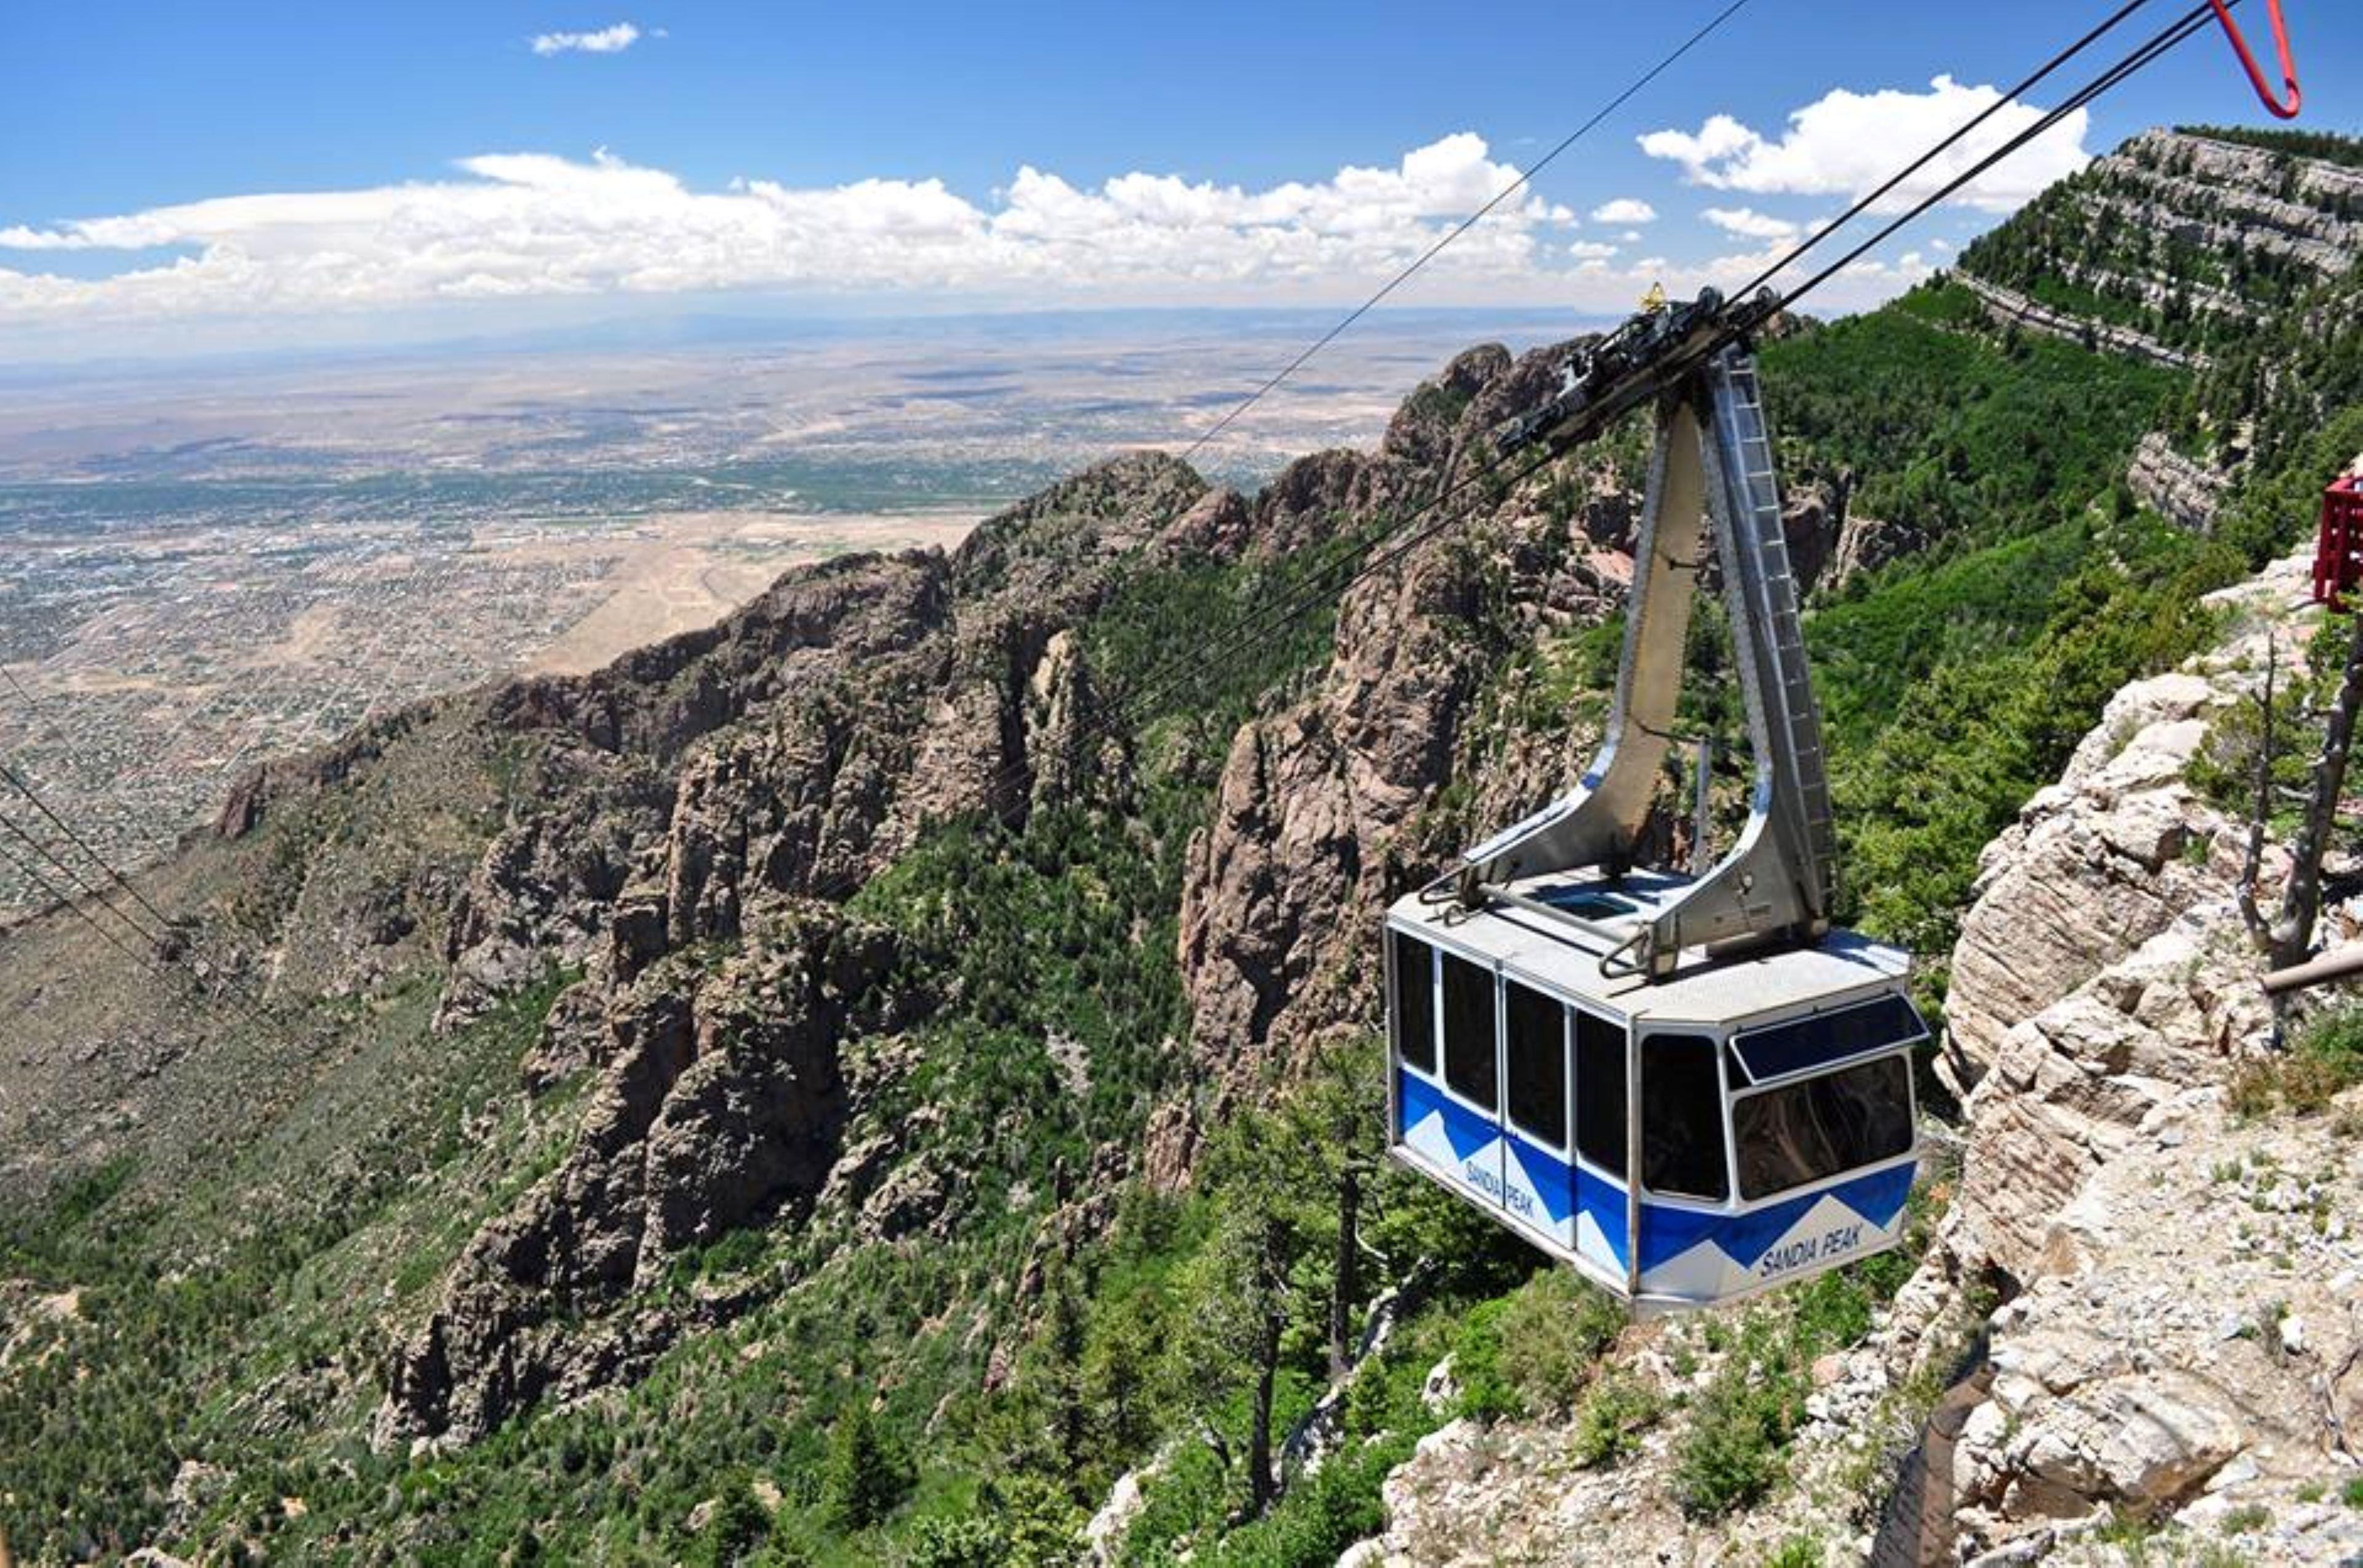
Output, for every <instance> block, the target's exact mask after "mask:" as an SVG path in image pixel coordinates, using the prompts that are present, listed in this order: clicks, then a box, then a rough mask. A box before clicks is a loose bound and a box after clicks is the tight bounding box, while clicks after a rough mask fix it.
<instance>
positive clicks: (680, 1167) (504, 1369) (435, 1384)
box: [377, 910, 898, 1442]
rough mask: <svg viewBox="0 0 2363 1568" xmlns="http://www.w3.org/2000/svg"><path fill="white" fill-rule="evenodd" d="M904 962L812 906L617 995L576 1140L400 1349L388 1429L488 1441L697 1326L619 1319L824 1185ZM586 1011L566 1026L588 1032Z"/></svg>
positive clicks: (468, 1260)
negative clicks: (720, 952) (662, 1285)
mask: <svg viewBox="0 0 2363 1568" xmlns="http://www.w3.org/2000/svg"><path fill="white" fill-rule="evenodd" d="M889 967H890V963H889V955H888V954H887V953H886V952H885V951H882V948H881V946H880V942H879V939H878V938H877V937H876V936H875V935H874V934H872V933H869V932H866V931H864V930H862V929H860V928H857V927H851V926H849V925H847V924H845V923H844V922H843V920H842V918H841V917H838V916H836V915H835V914H834V913H830V912H823V911H819V910H810V911H801V912H798V913H796V914H794V915H793V916H786V917H777V918H774V919H772V920H770V921H767V922H765V923H763V924H761V925H759V926H757V927H756V928H754V929H751V930H749V932H748V933H747V939H746V940H745V941H744V942H743V943H742V944H741V946H740V948H739V950H738V951H737V952H735V953H734V954H732V955H731V956H730V957H728V958H727V959H724V960H723V961H721V962H719V963H718V964H716V965H715V966H714V967H712V968H711V969H701V968H698V967H695V966H693V965H690V964H687V963H685V962H680V961H672V962H665V963H661V964H659V965H658V966H656V967H655V968H652V969H651V970H649V972H648V973H645V974H643V975H642V976H641V977H640V978H639V979H638V980H637V981H636V982H634V983H633V984H630V985H629V986H627V987H625V988H623V989H622V990H621V991H619V992H618V993H617V994H616V995H613V996H611V997H610V998H609V999H608V1000H607V1002H606V1005H605V1010H604V1017H603V1018H602V1020H601V1021H602V1038H601V1039H599V1040H598V1042H597V1043H596V1045H595V1046H594V1048H593V1049H594V1052H595V1060H596V1071H597V1073H598V1077H597V1080H596V1083H595V1084H594V1087H593V1089H592V1090H591V1091H590V1094H591V1099H590V1103H589V1106H588V1109H587V1110H586V1111H585V1113H584V1115H583V1118H582V1124H581V1126H580V1128H579V1129H578V1131H577V1133H576V1135H575V1138H574V1141H573V1147H572V1150H571V1152H570V1153H569V1154H568V1156H567V1157H566V1159H565V1160H564V1161H563V1162H561V1163H560V1166H559V1167H558V1169H557V1170H555V1171H553V1172H552V1173H550V1174H549V1175H548V1176H546V1177H544V1178H543V1179H542V1180H541V1181H540V1182H538V1183H537V1184H535V1185H534V1186H533V1187H532V1188H531V1189H530V1190H528V1191H527V1193H526V1194H525V1195H524V1196H523V1197H522V1198H521V1199H519V1200H518V1202H517V1203H516V1205H515V1206H514V1207H511V1208H510V1209H509V1210H508V1211H507V1212H505V1213H504V1214H501V1215H499V1216H497V1217H496V1218H494V1219H493V1220H492V1221H491V1222H489V1223H488V1224H486V1225H485V1226H484V1228H483V1229H482V1230H480V1231H478V1232H477V1234H476V1236H475V1238H474V1239H473V1240H471V1241H470V1242H469V1243H468V1246H467V1248H466V1250H465V1251H463V1252H462V1253H461V1255H460V1261H459V1262H458V1263H457V1264H456V1265H455V1266H454V1268H453V1269H452V1272H451V1275H450V1277H449V1280H448V1281H447V1282H446V1284H445V1285H444V1288H443V1291H442V1293H441V1300H440V1303H439V1305H438V1307H436V1309H435V1310H434V1312H433V1314H432V1316H431V1317H430V1318H428V1320H427V1323H426V1324H425V1326H424V1327H423V1328H422V1329H419V1330H418V1332H416V1334H415V1335H413V1336H412V1337H411V1338H410V1339H409V1340H407V1341H405V1343H403V1344H402V1345H400V1346H398V1347H397V1348H396V1350H395V1351H394V1355H393V1357H392V1360H391V1362H390V1364H389V1366H388V1368H387V1373H386V1387H387V1390H388V1392H387V1396H386V1404H385V1407H384V1408H383V1411H382V1412H381V1413H380V1416H379V1420H378V1425H377V1432H378V1437H379V1440H380V1441H381V1442H387V1441H393V1440H400V1439H405V1438H414V1437H430V1438H449V1439H457V1440H470V1439H473V1438H476V1437H479V1436H482V1435H483V1433H485V1432H487V1431H489V1430H490V1429H492V1428H494V1426H497V1425H498V1424H499V1423H500V1422H501V1421H502V1420H503V1419H504V1418H505V1417H507V1416H508V1415H509V1414H510V1413H512V1412H514V1411H515V1410H516V1409H518V1408H520V1407H523V1406H525V1405H527V1404H530V1403H532V1402H533V1401H535V1400H536V1399H538V1398H540V1397H542V1396H544V1395H546V1394H551V1393H555V1394H558V1395H560V1396H564V1395H566V1394H568V1393H579V1392H582V1391H584V1390H587V1389H588V1388H590V1387H592V1386H594V1385H596V1384H597V1383H599V1382H601V1381H604V1380H605V1379H607V1378H609V1377H611V1376H613V1375H615V1374H616V1372H617V1371H618V1370H619V1368H621V1367H623V1366H626V1365H627V1364H630V1363H632V1362H637V1361H638V1360H640V1359H642V1358H645V1357H646V1356H647V1355H649V1354H652V1353H653V1352H654V1351H657V1350H660V1349H661V1348H662V1346H663V1344H664V1343H666V1342H667V1341H668V1340H669V1339H670V1338H671V1334H672V1333H673V1332H674V1331H676V1330H677V1329H678V1327H679V1325H678V1324H676V1323H674V1322H672V1321H671V1320H670V1319H668V1318H666V1317H665V1316H664V1315H663V1314H662V1313H660V1312H641V1313H638V1314H627V1316H626V1318H624V1319H623V1320H620V1321H602V1320H601V1318H600V1315H601V1314H602V1313H603V1312H604V1311H605V1309H606V1308H608V1307H613V1306H615V1305H616V1304H617V1303H620V1302H623V1301H624V1300H625V1299H626V1298H627V1296H629V1295H630V1294H631V1293H632V1291H633V1290H634V1289H635V1288H637V1287H642V1286H645V1285H647V1284H649V1283H651V1282H652V1281H653V1280H654V1278H655V1277H656V1276H657V1275H659V1274H660V1273H662V1271H663V1270H664V1269H666V1268H667V1267H668V1266H670V1264H671V1261H672V1260H673V1259H674V1258H675V1257H677V1256H679V1255H680V1254H681V1253H682V1251H685V1250H686V1249H689V1248H692V1247H695V1246H699V1245H702V1244H704V1243H706V1242H708V1241H711V1240H714V1239H716V1237H718V1236H720V1235H722V1234H724V1233H725V1232H727V1231H729V1230H731V1229H736V1228H738V1227H739V1226H741V1225H745V1224H749V1223H751V1222H754V1221H757V1220H761V1219H766V1218H771V1216H772V1215H774V1214H776V1213H777V1212H779V1211H780V1210H781V1209H782V1207H785V1206H789V1205H793V1204H797V1203H800V1202H805V1201H808V1200H809V1199H810V1198H811V1197H812V1196H813V1195H815V1194H816V1193H818V1192H819V1191H820V1190H821V1188H822V1186H823V1184H825V1183H826V1180H827V1178H828V1174H829V1172H830V1169H831V1167H832V1165H833V1164H834V1163H835V1162H836V1159H837V1156H838V1147H837V1141H838V1130H839V1129H841V1128H842V1127H843V1126H844V1124H845V1120H846V1116H847V1103H846V1091H845V1083H844V1078H843V1074H842V1073H841V1071H840V1068H839V1062H838V1043H839V1040H840V1038H841V1036H842V1033H843V1031H844V1030H845V1029H846V1027H847V1025H848V1022H849V1019H850V1018H854V1017H855V1016H857V1014H860V1013H863V1012H865V1011H866V1012H867V1013H868V1014H869V1015H870V1016H871V1018H873V1019H874V1018H876V1016H877V1015H879V1014H880V1013H882V1012H887V1013H891V1012H892V1011H893V1009H894V1008H895V1007H896V1006H897V1005H898V1004H897V1002H896V1001H895V1000H894V999H893V998H888V997H883V996H882V995H880V994H879V992H878V989H877V986H878V982H879V980H880V978H881V977H882V975H883V974H884V973H886V971H887V970H888V968H889ZM585 1005H587V1004H586V1003H585V1001H584V1000H582V999H580V998H578V999H577V1000H576V1001H575V1003H574V1004H573V1005H572V1006H570V1007H569V1008H567V1009H564V1010H562V1011H557V1012H554V1013H553V1016H552V1021H551V1027H552V1029H557V1030H565V1031H579V1030H580V1029H582V1025H583V1019H582V1007H583V1006H585ZM561 1049H563V1048H561Z"/></svg>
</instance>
